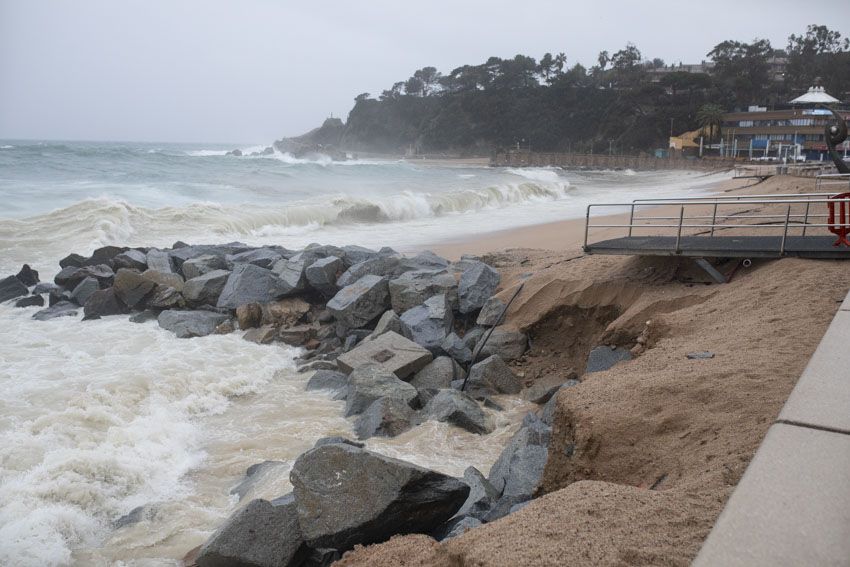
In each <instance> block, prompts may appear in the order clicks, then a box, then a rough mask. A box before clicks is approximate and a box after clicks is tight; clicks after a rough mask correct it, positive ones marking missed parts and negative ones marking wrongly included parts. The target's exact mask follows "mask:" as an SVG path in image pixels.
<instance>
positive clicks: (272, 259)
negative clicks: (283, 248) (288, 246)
mask: <svg viewBox="0 0 850 567" xmlns="http://www.w3.org/2000/svg"><path fill="white" fill-rule="evenodd" d="M281 259H282V256H281V255H280V254H278V253H277V252H275V251H274V250H271V249H269V248H257V249H255V250H248V251H247V252H240V253H238V254H228V255H227V256H225V257H224V261H225V262H226V263H227V269H228V270H232V269H233V268H234V267H236V265H237V264H253V265H255V266H259V267H261V268H265V269H267V270H270V269H271V267H272V266H274V265H275V263H276V262H278V261H280V260H281Z"/></svg>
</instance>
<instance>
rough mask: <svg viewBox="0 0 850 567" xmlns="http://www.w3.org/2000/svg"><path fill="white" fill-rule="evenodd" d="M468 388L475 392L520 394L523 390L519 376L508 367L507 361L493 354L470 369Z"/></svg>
mask: <svg viewBox="0 0 850 567" xmlns="http://www.w3.org/2000/svg"><path fill="white" fill-rule="evenodd" d="M466 387H467V390H468V391H469V392H470V393H471V394H473V395H476V394H485V395H487V394H492V393H497V394H518V393H519V392H520V390H522V382H521V381H520V379H519V377H518V376H517V375H516V374H514V373H513V371H512V370H511V369H510V368H508V365H507V364H505V361H504V360H502V359H501V358H500V357H499V356H496V355H493V356H490V357H488V358H485V359H484V360H482V361H481V362H478V363H476V364H474V365H473V366H472V368H470V369H469V379H468V380H467V383H466Z"/></svg>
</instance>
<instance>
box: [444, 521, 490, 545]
mask: <svg viewBox="0 0 850 567" xmlns="http://www.w3.org/2000/svg"><path fill="white" fill-rule="evenodd" d="M481 525H483V522H482V521H481V520H478V519H476V518H473V517H470V516H458V517H456V518H452V519H451V520H449V521H448V522H446V523H445V525H443V526H442V527H441V528H440V529H439V530H437V532H436V533H435V537H434V539H436V540H437V541H445V540H447V539H451V538H453V537H457V536H461V535H463V534H465V533H466V532H468V531H469V530H471V529H473V528H477V527H479V526H481Z"/></svg>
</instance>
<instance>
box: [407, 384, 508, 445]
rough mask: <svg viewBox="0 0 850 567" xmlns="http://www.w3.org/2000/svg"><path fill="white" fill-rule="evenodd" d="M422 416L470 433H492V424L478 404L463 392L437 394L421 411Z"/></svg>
mask: <svg viewBox="0 0 850 567" xmlns="http://www.w3.org/2000/svg"><path fill="white" fill-rule="evenodd" d="M422 415H423V417H424V418H425V419H426V420H433V421H442V422H445V423H450V424H452V425H454V426H457V427H460V428H461V429H465V430H467V431H469V432H471V433H478V434H482V433H490V432H491V431H493V424H492V423H490V420H488V419H487V416H486V415H485V413H484V411H483V410H482V409H481V407H479V405H478V403H477V402H476V401H475V400H473V399H472V398H470V397H469V396H467V395H466V394H464V393H463V392H458V391H457V390H453V389H444V390H440V391H439V392H437V395H435V396H434V397H433V398H431V400H430V401H429V402H428V405H426V406H425V408H424V409H423V410H422Z"/></svg>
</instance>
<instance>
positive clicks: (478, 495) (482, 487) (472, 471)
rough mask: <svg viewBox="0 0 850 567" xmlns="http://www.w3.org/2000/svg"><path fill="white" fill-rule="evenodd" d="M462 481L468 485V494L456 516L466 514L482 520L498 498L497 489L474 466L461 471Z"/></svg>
mask: <svg viewBox="0 0 850 567" xmlns="http://www.w3.org/2000/svg"><path fill="white" fill-rule="evenodd" d="M463 481H464V482H465V483H466V484H468V485H469V496H468V497H467V499H466V502H464V503H463V506H461V507H460V510H458V511H457V516H456V517H461V516H468V517H472V518H476V519H478V520H483V519H484V518H485V517H486V516H487V514H488V513H489V512H490V510H491V509H492V508H493V507H494V506H495V505H496V501H497V500H498V499H499V496H500V494H499V491H498V490H496V487H494V486H493V485H492V484H490V481H489V480H487V477H485V476H484V475H483V474H481V471H479V470H478V469H476V468H475V467H467V469H466V470H465V471H463Z"/></svg>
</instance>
